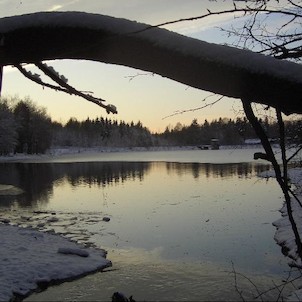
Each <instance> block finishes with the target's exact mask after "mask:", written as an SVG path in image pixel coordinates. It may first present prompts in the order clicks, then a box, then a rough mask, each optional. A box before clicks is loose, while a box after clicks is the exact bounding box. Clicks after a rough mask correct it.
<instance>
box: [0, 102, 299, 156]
mask: <svg viewBox="0 0 302 302" xmlns="http://www.w3.org/2000/svg"><path fill="white" fill-rule="evenodd" d="M259 121H260V122H261V124H262V125H263V127H264V129H265V131H266V132H267V134H268V137H269V138H270V139H272V140H275V139H277V138H278V137H279V135H278V124H277V123H276V122H274V121H271V119H269V118H268V117H267V116H265V117H264V118H263V119H260V120H259ZM213 138H215V139H218V140H219V143H220V144H221V145H239V144H244V142H245V141H246V140H247V139H256V138H257V136H256V134H255V132H254V130H253V128H252V126H251V125H250V123H249V122H248V120H247V119H246V118H245V117H237V118H236V119H230V118H219V119H215V120H212V121H207V120H204V122H203V123H198V121H197V119H194V120H193V121H192V122H191V124H190V125H182V124H181V123H177V124H176V126H175V127H171V126H169V127H167V128H166V129H165V131H164V132H162V133H151V132H150V130H149V129H148V128H146V127H144V126H143V124H142V123H141V122H140V121H138V122H136V123H134V122H133V121H132V122H130V123H129V122H125V121H117V120H113V119H108V118H107V117H105V118H104V117H102V116H100V117H99V118H96V119H89V118H87V119H86V120H85V121H78V120H77V119H75V118H70V119H69V121H68V122H67V123H66V124H64V125H63V124H61V123H58V122H56V121H52V120H51V118H50V116H49V115H48V114H47V112H46V110H45V109H44V108H40V107H38V106H37V105H35V104H34V103H33V102H32V101H31V100H30V99H29V98H26V99H24V100H19V99H5V98H1V99H0V155H7V154H11V153H28V154H38V153H45V152H46V151H47V150H48V149H49V148H51V147H154V146H202V145H209V144H210V142H211V139H213ZM286 138H287V140H288V142H289V143H296V144H300V143H302V120H301V119H295V120H291V121H286Z"/></svg>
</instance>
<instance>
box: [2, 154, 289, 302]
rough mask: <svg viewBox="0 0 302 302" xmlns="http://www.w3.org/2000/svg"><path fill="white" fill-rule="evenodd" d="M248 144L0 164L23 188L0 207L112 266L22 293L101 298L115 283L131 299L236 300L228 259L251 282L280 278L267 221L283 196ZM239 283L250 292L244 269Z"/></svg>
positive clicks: (267, 284) (282, 267) (279, 259)
mask: <svg viewBox="0 0 302 302" xmlns="http://www.w3.org/2000/svg"><path fill="white" fill-rule="evenodd" d="M204 152H206V153H204ZM253 152H255V150H219V151H218V152H216V151H215V152H211V151H174V152H136V153H130V152H128V153H113V154H108V153H106V154H105V153H104V154H90V155H87V154H86V155H83V154H80V155H78V156H77V157H74V156H69V157H68V156H66V157H65V156H64V157H59V158H56V159H55V160H53V162H51V163H2V164H0V168H1V176H0V183H2V184H13V185H15V186H17V187H20V188H22V189H23V190H24V191H25V193H24V194H22V195H18V196H0V208H1V217H5V218H8V219H10V221H11V222H12V223H18V224H20V225H23V226H34V227H37V228H39V229H40V230H43V231H55V232H57V233H61V234H62V235H64V236H66V237H68V238H71V239H73V240H76V241H78V242H82V243H85V244H89V245H94V246H97V247H101V248H104V249H106V250H107V251H108V256H107V257H108V259H110V260H112V262H113V267H112V268H113V269H114V270H112V271H108V272H104V273H97V274H94V275H91V276H87V277H85V278H83V279H80V280H77V281H73V282H68V283H64V284H62V285H60V286H56V287H53V288H49V289H48V290H47V291H45V292H43V293H40V294H36V295H33V296H31V297H29V298H28V300H32V301H47V300H53V301H62V300H66V301H68V300H69V301H70V300H73V301H88V300H90V301H96V300H108V299H109V298H110V297H111V295H112V293H113V292H114V291H116V290H118V291H122V292H124V293H126V294H127V295H134V298H135V299H137V300H166V301H167V300H179V301H186V300H187V301H192V300H198V301H200V300H240V297H239V295H238V294H237V293H236V291H235V288H234V274H233V273H232V271H233V267H232V265H234V268H235V270H236V272H238V273H240V274H244V275H245V276H246V277H248V278H249V279H251V280H252V281H253V282H254V283H255V284H257V286H258V287H259V289H268V288H271V287H273V282H275V283H278V284H279V283H281V279H282V278H283V277H286V276H287V274H286V273H285V271H287V270H288V266H287V264H286V260H285V259H284V257H283V256H282V254H281V250H280V247H279V246H277V245H276V243H275V241H274V239H273V237H274V232H275V229H274V227H273V226H272V222H273V221H274V220H277V219H278V218H279V217H280V213H279V212H278V210H279V209H280V208H281V205H282V201H283V199H282V195H281V191H280V189H279V188H278V186H277V184H276V182H275V181H274V180H272V179H262V178H258V177H257V174H258V173H259V172H261V171H263V170H267V169H268V168H269V166H268V165H267V164H265V163H260V164H259V163H252V162H250V159H251V158H252V154H253ZM205 155H206V156H205ZM205 158H206V159H207V160H205ZM203 162H204V163H203ZM105 216H106V217H110V221H109V222H105V221H103V217H105ZM238 286H239V287H240V290H242V291H243V295H244V296H245V298H246V299H248V300H250V299H252V298H253V297H254V296H255V295H256V294H257V292H256V291H255V289H254V287H253V285H252V284H251V282H249V281H248V280H247V279H246V278H243V277H240V276H238ZM275 295H276V292H273V291H271V292H269V293H268V295H267V296H266V299H271V300H274V299H275V298H276V296H275Z"/></svg>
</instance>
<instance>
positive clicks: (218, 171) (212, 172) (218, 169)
mask: <svg viewBox="0 0 302 302" xmlns="http://www.w3.org/2000/svg"><path fill="white" fill-rule="evenodd" d="M270 167H271V166H270V165H269V164H265V165H264V164H255V163H233V164H209V163H207V164H200V163H166V169H167V172H168V173H175V172H176V173H177V174H178V175H183V174H188V173H192V175H193V177H194V178H199V177H202V176H205V177H206V178H226V177H234V176H237V177H240V178H249V177H251V176H254V175H257V174H258V173H260V172H263V171H265V170H268V169H269V168H270Z"/></svg>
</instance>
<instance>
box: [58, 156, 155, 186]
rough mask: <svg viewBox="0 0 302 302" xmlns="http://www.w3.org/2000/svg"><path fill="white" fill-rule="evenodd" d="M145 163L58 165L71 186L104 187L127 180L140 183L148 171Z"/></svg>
mask: <svg viewBox="0 0 302 302" xmlns="http://www.w3.org/2000/svg"><path fill="white" fill-rule="evenodd" d="M149 168H150V163H146V162H95V163H76V164H74V163H70V164H64V166H62V165H61V164H60V167H59V169H62V170H64V174H65V176H66V178H67V180H68V182H69V183H70V184H71V185H72V186H77V185H80V184H87V185H98V186H106V185H112V184H114V183H120V182H122V183H123V182H125V181H127V180H136V179H138V180H139V181H142V180H143V178H144V174H145V173H146V172H147V171H148V170H149Z"/></svg>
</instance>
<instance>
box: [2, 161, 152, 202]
mask: <svg viewBox="0 0 302 302" xmlns="http://www.w3.org/2000/svg"><path fill="white" fill-rule="evenodd" d="M149 168H150V163H128V162H112V163H110V162H108V163H101V162H97V163H67V164H66V163H65V164H55V163H48V164H45V163H43V164H41V163H2V164H0V171H1V173H0V183H1V184H9V185H13V186H15V187H18V188H21V189H22V190H24V192H25V193H24V194H22V195H19V196H0V201H1V202H0V206H7V205H8V203H9V202H13V203H17V204H18V206H21V207H27V206H32V207H34V206H36V205H37V203H39V204H43V203H47V202H48V201H49V198H50V197H51V196H52V194H53V187H54V185H59V184H60V183H64V182H65V181H67V182H68V183H69V184H70V185H71V186H74V187H76V186H79V185H81V184H86V185H89V186H93V185H97V186H106V185H110V184H114V183H118V182H122V183H123V182H125V181H126V180H134V179H138V180H140V181H142V180H143V177H144V174H145V173H147V171H148V170H149Z"/></svg>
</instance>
